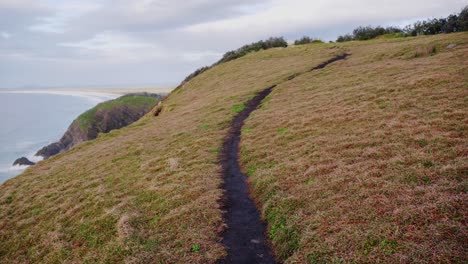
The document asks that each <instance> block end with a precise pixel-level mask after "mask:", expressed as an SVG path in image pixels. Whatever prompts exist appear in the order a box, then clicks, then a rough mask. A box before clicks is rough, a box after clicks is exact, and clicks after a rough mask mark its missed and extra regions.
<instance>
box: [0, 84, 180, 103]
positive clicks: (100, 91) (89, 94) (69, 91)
mask: <svg viewBox="0 0 468 264" xmlns="http://www.w3.org/2000/svg"><path fill="white" fill-rule="evenodd" d="M172 90H173V88H168V87H137V88H47V89H43V88H42V89H41V88H38V89H0V95H1V94H52V95H65V96H75V97H82V98H85V99H88V100H90V101H92V102H95V103H100V102H103V101H107V100H111V99H115V98H117V97H119V96H122V95H125V94H128V93H141V92H147V93H156V94H160V95H167V94H168V93H170V92H171V91H172Z"/></svg>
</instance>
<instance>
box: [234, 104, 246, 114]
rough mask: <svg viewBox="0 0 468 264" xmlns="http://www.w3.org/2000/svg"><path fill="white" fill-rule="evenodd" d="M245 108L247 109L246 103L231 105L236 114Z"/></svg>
mask: <svg viewBox="0 0 468 264" xmlns="http://www.w3.org/2000/svg"><path fill="white" fill-rule="evenodd" d="M244 110H245V104H237V105H233V106H232V107H231V111H232V112H233V113H236V114H238V113H240V112H242V111H244Z"/></svg>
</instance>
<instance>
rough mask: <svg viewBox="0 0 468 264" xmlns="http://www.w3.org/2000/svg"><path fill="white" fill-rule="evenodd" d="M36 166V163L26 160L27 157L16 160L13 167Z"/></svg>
mask: <svg viewBox="0 0 468 264" xmlns="http://www.w3.org/2000/svg"><path fill="white" fill-rule="evenodd" d="M34 164H36V163H34V162H32V161H30V160H28V158H26V157H21V158H19V159H17V160H15V162H13V166H14V165H28V166H29V165H34Z"/></svg>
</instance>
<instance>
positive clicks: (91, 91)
mask: <svg viewBox="0 0 468 264" xmlns="http://www.w3.org/2000/svg"><path fill="white" fill-rule="evenodd" d="M173 89H174V87H135V88H118V87H117V88H112V87H109V88H105V87H103V88H28V89H24V88H23V89H21V88H20V89H8V88H4V89H0V93H47V94H63V95H73V94H90V95H92V94H112V95H124V94H127V93H136V92H148V93H158V94H168V93H170V92H171V91H172V90H173Z"/></svg>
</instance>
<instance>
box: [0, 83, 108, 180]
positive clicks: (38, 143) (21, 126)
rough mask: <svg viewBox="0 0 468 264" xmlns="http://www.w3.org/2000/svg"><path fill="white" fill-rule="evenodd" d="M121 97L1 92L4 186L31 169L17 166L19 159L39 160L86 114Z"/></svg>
mask: <svg viewBox="0 0 468 264" xmlns="http://www.w3.org/2000/svg"><path fill="white" fill-rule="evenodd" d="M115 97H117V95H112V94H97V93H94V94H90V93H77V92H73V93H66V92H55V91H52V92H4V91H0V124H1V125H0V184H1V183H3V182H5V181H6V180H7V179H9V178H11V177H14V176H16V175H18V174H20V173H21V172H22V171H23V170H24V169H25V168H27V166H13V162H14V161H15V160H16V159H17V158H19V157H23V156H24V157H27V158H29V159H30V160H32V161H39V160H40V157H35V156H34V154H35V153H36V152H37V151H38V150H39V149H40V148H42V147H43V146H45V145H47V144H50V143H52V142H56V141H58V140H59V139H60V138H61V137H62V135H63V133H65V131H66V130H67V128H68V126H69V125H70V124H71V122H72V121H73V120H74V119H75V118H76V117H78V115H80V114H81V113H83V112H84V111H86V110H88V109H90V108H92V107H93V106H95V105H96V104H98V103H99V102H102V101H106V100H109V99H113V98H115Z"/></svg>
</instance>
